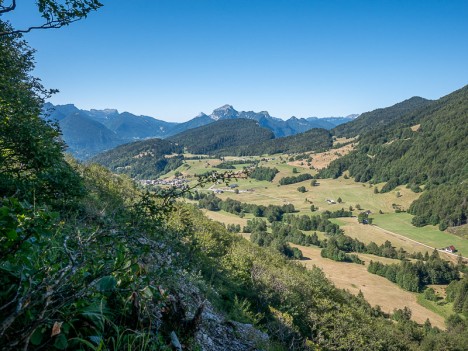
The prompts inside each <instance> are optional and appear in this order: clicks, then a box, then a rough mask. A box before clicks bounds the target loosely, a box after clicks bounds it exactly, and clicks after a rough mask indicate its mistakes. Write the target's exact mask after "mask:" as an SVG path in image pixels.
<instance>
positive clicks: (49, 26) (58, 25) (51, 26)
mask: <svg viewBox="0 0 468 351" xmlns="http://www.w3.org/2000/svg"><path fill="white" fill-rule="evenodd" d="M80 19H82V18H76V19H74V20H70V21H66V22H61V21H53V22H47V23H44V24H43V25H42V26H32V27H29V28H27V29H15V30H12V31H6V32H0V37H2V36H4V35H12V34H20V33H29V32H30V31H32V30H34V29H56V28H61V27H63V26H67V25H69V24H70V23H73V22H77V21H79V20H80Z"/></svg>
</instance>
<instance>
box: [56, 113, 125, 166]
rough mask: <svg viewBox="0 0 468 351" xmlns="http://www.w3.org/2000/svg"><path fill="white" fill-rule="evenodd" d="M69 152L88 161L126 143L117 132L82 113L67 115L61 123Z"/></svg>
mask: <svg viewBox="0 0 468 351" xmlns="http://www.w3.org/2000/svg"><path fill="white" fill-rule="evenodd" d="M58 123H59V125H60V129H61V131H62V138H63V139H64V140H66V141H67V152H69V153H71V154H72V155H73V156H75V157H77V158H79V159H87V158H89V157H90V156H92V155H95V154H97V153H99V152H102V151H104V150H109V149H112V148H114V147H116V146H117V145H120V144H122V143H123V142H124V140H123V139H121V138H120V137H119V136H118V135H117V134H116V133H115V132H113V131H112V130H110V129H109V128H107V127H106V126H104V125H103V124H101V123H99V122H96V121H94V120H92V119H90V118H89V117H88V116H87V115H85V114H84V113H82V112H81V111H78V112H73V113H70V114H68V115H66V116H65V117H64V118H62V119H61V120H60V121H59V122H58Z"/></svg>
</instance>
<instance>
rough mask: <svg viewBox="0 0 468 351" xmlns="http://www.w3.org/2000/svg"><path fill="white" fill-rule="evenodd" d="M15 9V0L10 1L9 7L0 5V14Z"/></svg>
mask: <svg viewBox="0 0 468 351" xmlns="http://www.w3.org/2000/svg"><path fill="white" fill-rule="evenodd" d="M15 8H16V0H12V2H11V5H10V6H3V5H0V14H2V13H7V12H10V11H13V10H14V9H15Z"/></svg>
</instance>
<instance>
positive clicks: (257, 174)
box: [249, 167, 279, 182]
mask: <svg viewBox="0 0 468 351" xmlns="http://www.w3.org/2000/svg"><path fill="white" fill-rule="evenodd" d="M278 172H279V171H278V169H276V168H270V167H255V168H254V170H253V171H252V172H250V174H249V177H250V178H253V179H257V180H267V181H269V182H271V181H272V180H273V179H274V178H275V176H276V174H277V173H278Z"/></svg>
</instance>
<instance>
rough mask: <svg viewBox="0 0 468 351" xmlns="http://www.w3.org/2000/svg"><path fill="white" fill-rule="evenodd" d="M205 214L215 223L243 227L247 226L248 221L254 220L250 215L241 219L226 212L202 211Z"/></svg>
mask: <svg viewBox="0 0 468 351" xmlns="http://www.w3.org/2000/svg"><path fill="white" fill-rule="evenodd" d="M202 211H203V213H204V214H205V215H206V216H207V217H208V218H210V219H212V220H214V221H218V222H221V223H225V224H239V225H240V226H241V230H242V227H244V226H246V225H247V221H248V220H249V219H251V218H252V216H251V215H250V216H249V215H246V216H245V217H244V218H240V217H238V216H236V215H233V214H232V213H229V212H225V211H216V212H214V211H208V210H202Z"/></svg>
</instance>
